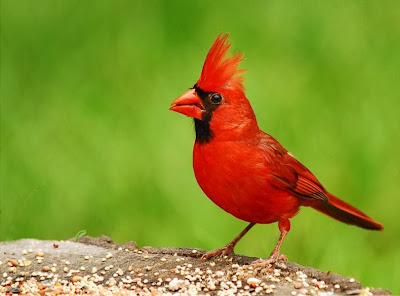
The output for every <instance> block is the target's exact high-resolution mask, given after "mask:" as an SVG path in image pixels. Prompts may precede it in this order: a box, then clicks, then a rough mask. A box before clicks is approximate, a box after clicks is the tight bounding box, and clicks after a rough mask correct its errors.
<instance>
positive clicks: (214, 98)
mask: <svg viewBox="0 0 400 296" xmlns="http://www.w3.org/2000/svg"><path fill="white" fill-rule="evenodd" d="M221 102H222V96H221V95H220V94H218V93H215V94H212V95H211V103H213V104H221Z"/></svg>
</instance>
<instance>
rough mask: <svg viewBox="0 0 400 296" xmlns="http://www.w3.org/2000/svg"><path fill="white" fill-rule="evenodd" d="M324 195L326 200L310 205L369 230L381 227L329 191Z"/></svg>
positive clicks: (345, 221) (381, 226) (330, 215)
mask: <svg viewBox="0 0 400 296" xmlns="http://www.w3.org/2000/svg"><path fill="white" fill-rule="evenodd" d="M326 195H327V197H328V201H320V202H319V203H318V204H315V205H312V207H313V208H314V209H316V210H317V211H320V212H321V213H324V214H325V215H328V216H329V217H332V218H334V219H336V220H339V221H341V222H344V223H347V224H353V225H357V226H359V227H362V228H366V229H371V230H382V229H383V225H382V224H381V223H379V222H376V221H374V220H372V219H371V218H370V217H368V216H367V215H365V214H364V213H363V212H361V211H360V210H358V209H356V208H355V207H353V206H352V205H349V204H348V203H346V202H344V201H343V200H341V199H339V198H337V197H336V196H333V195H332V194H330V193H326Z"/></svg>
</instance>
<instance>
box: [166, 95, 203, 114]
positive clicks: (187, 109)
mask: <svg viewBox="0 0 400 296" xmlns="http://www.w3.org/2000/svg"><path fill="white" fill-rule="evenodd" d="M169 110H172V111H175V112H178V113H182V114H184V115H187V116H190V117H193V118H197V119H200V120H202V118H203V113H204V112H205V110H204V107H203V104H202V102H201V99H200V98H199V96H198V95H197V93H196V90H195V89H191V90H189V91H188V92H186V93H184V94H183V95H181V96H180V97H179V98H177V99H176V100H175V101H173V102H172V104H171V107H169Z"/></svg>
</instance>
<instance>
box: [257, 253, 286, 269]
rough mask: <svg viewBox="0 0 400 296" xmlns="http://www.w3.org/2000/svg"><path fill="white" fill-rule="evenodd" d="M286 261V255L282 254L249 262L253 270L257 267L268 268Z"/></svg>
mask: <svg viewBox="0 0 400 296" xmlns="http://www.w3.org/2000/svg"><path fill="white" fill-rule="evenodd" d="M278 260H279V261H288V258H287V256H286V255H283V254H279V253H277V254H271V256H269V257H268V258H267V259H258V260H255V261H253V262H251V264H250V265H251V266H252V267H253V268H257V267H269V266H271V265H273V264H274V263H275V262H276V261H278Z"/></svg>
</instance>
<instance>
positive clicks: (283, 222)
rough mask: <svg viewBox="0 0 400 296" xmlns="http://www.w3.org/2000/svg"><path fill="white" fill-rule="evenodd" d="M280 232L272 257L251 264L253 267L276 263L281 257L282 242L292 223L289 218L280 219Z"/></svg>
mask: <svg viewBox="0 0 400 296" xmlns="http://www.w3.org/2000/svg"><path fill="white" fill-rule="evenodd" d="M278 226H279V230H280V232H281V235H280V236H279V240H278V242H277V243H276V246H275V248H274V249H273V250H272V253H271V255H269V257H268V258H267V259H259V260H256V261H254V262H252V263H251V265H252V266H253V267H263V266H267V265H271V264H273V263H275V262H276V261H277V260H278V259H279V256H280V253H279V250H280V248H281V245H282V242H283V240H284V239H285V237H286V235H287V234H288V232H289V230H290V222H289V219H287V218H280V219H279V221H278Z"/></svg>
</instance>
